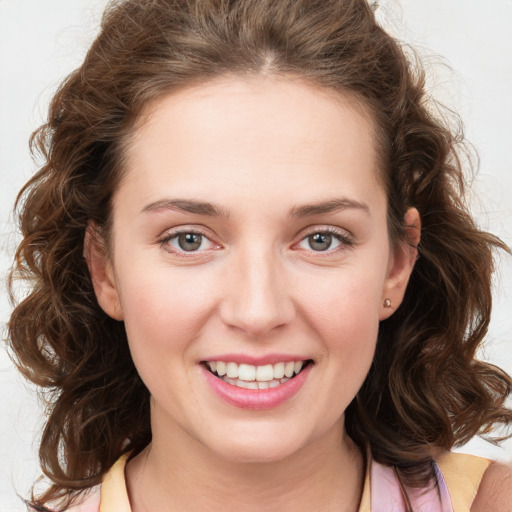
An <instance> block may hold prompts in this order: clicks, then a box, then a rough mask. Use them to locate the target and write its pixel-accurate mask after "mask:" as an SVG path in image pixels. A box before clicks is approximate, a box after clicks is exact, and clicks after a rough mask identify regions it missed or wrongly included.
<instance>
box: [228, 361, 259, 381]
mask: <svg viewBox="0 0 512 512" xmlns="http://www.w3.org/2000/svg"><path fill="white" fill-rule="evenodd" d="M232 364H235V363H232ZM238 378H239V379H241V380H256V367H255V366H253V365H252V364H241V365H240V366H239V367H238ZM258 380H259V379H258Z"/></svg>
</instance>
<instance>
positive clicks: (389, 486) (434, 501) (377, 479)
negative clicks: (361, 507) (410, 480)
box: [370, 460, 453, 512]
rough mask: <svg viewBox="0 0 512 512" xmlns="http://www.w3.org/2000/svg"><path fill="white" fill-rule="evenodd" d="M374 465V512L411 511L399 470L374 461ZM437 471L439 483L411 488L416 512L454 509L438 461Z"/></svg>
mask: <svg viewBox="0 0 512 512" xmlns="http://www.w3.org/2000/svg"><path fill="white" fill-rule="evenodd" d="M370 464H371V470H370V471H371V472H370V489H371V490H370V496H371V512H409V509H408V508H407V503H406V500H405V498H404V492H403V490H402V486H401V485H400V481H399V479H398V477H397V474H396V472H395V470H394V469H393V468H392V467H389V466H383V465H382V464H379V463H378V462H376V461H374V460H372V461H371V463H370ZM435 473H436V478H437V484H438V485H437V486H435V485H434V486H432V487H431V488H429V489H428V490H424V489H414V490H409V489H408V490H407V495H408V498H409V502H410V504H411V506H412V510H413V511H414V512H453V507H452V503H451V500H450V494H449V492H448V487H447V486H446V482H445V480H444V478H443V474H442V473H441V470H440V469H439V467H438V466H437V464H435Z"/></svg>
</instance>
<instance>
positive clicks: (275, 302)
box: [220, 247, 295, 338]
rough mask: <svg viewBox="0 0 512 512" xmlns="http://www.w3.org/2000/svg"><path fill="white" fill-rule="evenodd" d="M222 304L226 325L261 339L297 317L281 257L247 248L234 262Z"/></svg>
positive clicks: (231, 265) (223, 318)
mask: <svg viewBox="0 0 512 512" xmlns="http://www.w3.org/2000/svg"><path fill="white" fill-rule="evenodd" d="M228 273H229V275H228V277H227V279H226V281H225V283H224V285H225V293H224V297H223V300H222V303H221V306H220V315H221V318H222V321H223V322H224V324H226V325H228V326H230V327H231V328H236V329H239V330H241V331H242V332H244V334H245V335H247V336H249V337H251V338H261V337H264V336H266V335H268V334H269V333H270V332H271V331H272V330H274V329H276V328H279V327H282V326H285V325H286V324H288V323H289V322H291V320H292V319H293V317H294V315H295V307H294V304H293V301H292V297H291V295H290V288H289V286H287V280H286V277H285V273H284V270H283V265H282V264H281V263H280V261H279V257H277V256H275V255H274V256H273V255H272V251H271V250H267V251H255V250H254V247H253V250H252V251H250V250H247V251H244V252H242V253H240V254H239V255H238V256H237V257H236V258H235V260H234V261H231V262H230V268H229V271H228Z"/></svg>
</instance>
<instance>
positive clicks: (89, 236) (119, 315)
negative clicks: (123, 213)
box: [84, 223, 124, 321]
mask: <svg viewBox="0 0 512 512" xmlns="http://www.w3.org/2000/svg"><path fill="white" fill-rule="evenodd" d="M84 257H85V259H86V261H87V267H88V269H89V274H90V276H91V281H92V285H93V288H94V293H95V294H96V299H97V300H98V304H99V305H100V307H101V309H103V311H105V313H106V314H107V315H109V316H110V317H112V318H113V319H114V320H119V321H120V320H123V318H124V317H123V311H122V309H121V304H120V301H119V293H118V290H117V284H116V281H115V278H114V271H113V268H112V263H111V260H110V257H109V255H108V251H107V248H106V246H105V241H104V239H103V237H102V235H101V234H100V233H99V229H98V227H97V226H96V225H95V224H93V223H89V225H88V226H87V230H86V232H85V239H84Z"/></svg>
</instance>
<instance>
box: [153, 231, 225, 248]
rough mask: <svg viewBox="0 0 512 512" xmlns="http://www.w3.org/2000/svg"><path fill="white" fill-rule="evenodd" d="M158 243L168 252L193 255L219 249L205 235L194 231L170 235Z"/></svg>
mask: <svg viewBox="0 0 512 512" xmlns="http://www.w3.org/2000/svg"><path fill="white" fill-rule="evenodd" d="M160 242H161V244H162V245H163V246H165V247H166V248H167V249H168V250H170V251H171V252H175V253H194V252H202V251H207V250H209V249H217V248H219V246H218V245H217V244H215V243H214V242H212V241H211V240H210V239H209V238H208V237H207V236H206V235H203V234H202V233H198V232H196V231H180V232H175V233H170V234H168V235H167V236H166V237H165V238H163V239H162V240H161V241H160Z"/></svg>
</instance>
